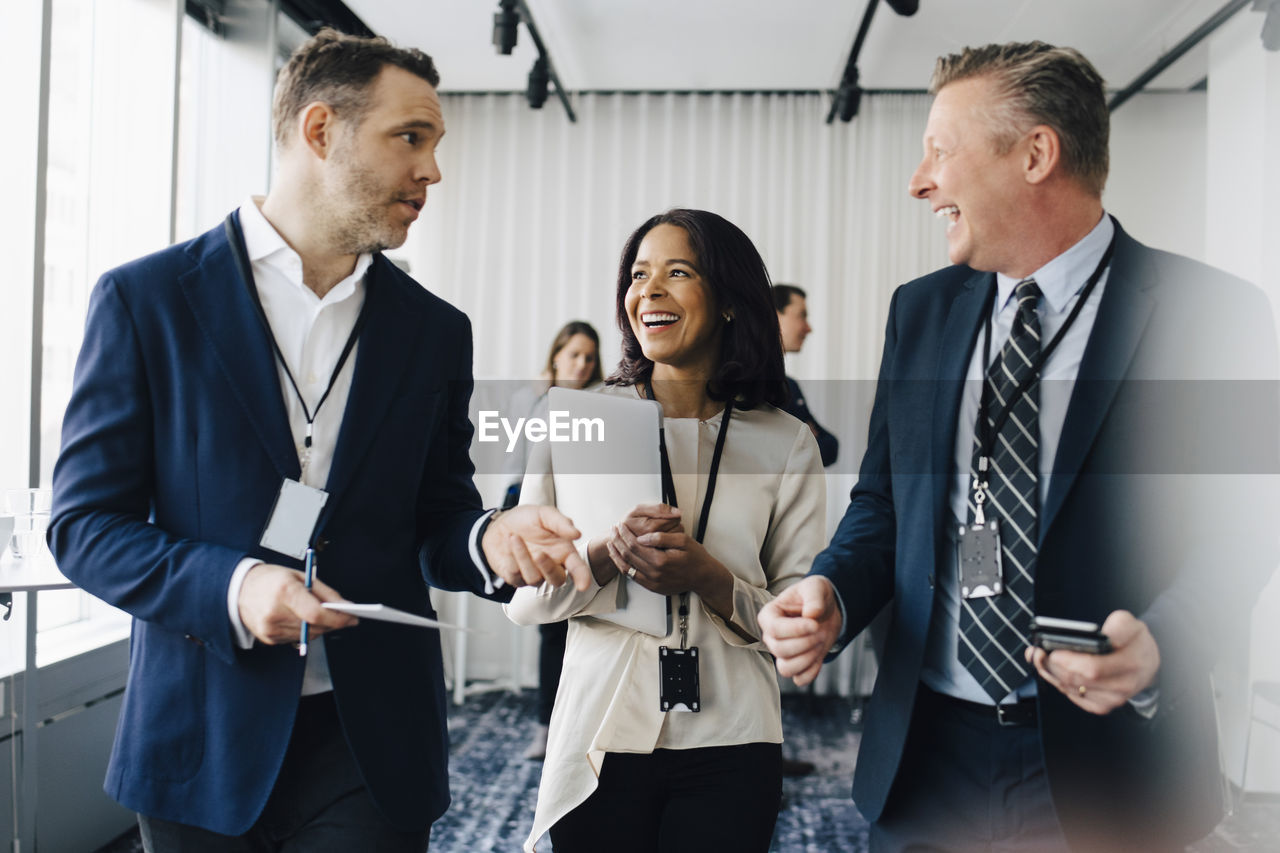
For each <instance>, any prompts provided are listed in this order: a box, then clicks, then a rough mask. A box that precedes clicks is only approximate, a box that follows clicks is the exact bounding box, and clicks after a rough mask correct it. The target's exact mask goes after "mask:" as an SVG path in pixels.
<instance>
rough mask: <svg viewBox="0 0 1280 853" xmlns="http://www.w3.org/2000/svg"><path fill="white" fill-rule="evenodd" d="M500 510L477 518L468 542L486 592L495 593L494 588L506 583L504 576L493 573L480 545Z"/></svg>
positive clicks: (491, 511) (493, 510) (488, 593)
mask: <svg viewBox="0 0 1280 853" xmlns="http://www.w3.org/2000/svg"><path fill="white" fill-rule="evenodd" d="M499 512H500V510H496V509H491V510H489V511H488V512H486V513H485V514H484V515H482V516H480V517H479V518H477V519H476V523H475V524H474V525H472V527H471V541H470V542H469V543H467V547H468V550H469V551H470V552H471V562H472V563H474V564H475V567H476V571H478V572H479V573H480V578H481V580H482V581H483V582H484V594H485V595H493V593H494V590H497V589H501V588H502V587H503V586H505V585H506V584H505V583H504V582H503V580H502V578H500V577H498V576H497V575H495V574H494V573H493V570H492V569H490V568H489V561H488V560H486V559H485V558H484V549H483V548H481V547H480V543H481V542H482V541H484V533H485V531H486V530H488V529H489V524H490V522H492V521H493V520H494V519H495V518H497V517H498V513H499Z"/></svg>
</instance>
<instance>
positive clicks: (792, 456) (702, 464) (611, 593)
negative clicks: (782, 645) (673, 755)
mask: <svg viewBox="0 0 1280 853" xmlns="http://www.w3.org/2000/svg"><path fill="white" fill-rule="evenodd" d="M602 393H615V394H628V395H634V394H636V391H635V389H634V388H608V389H606V390H604V391H603V392H602ZM720 420H721V415H715V416H714V417H712V418H709V419H707V420H705V421H699V420H697V419H693V418H668V419H665V420H664V427H665V430H666V443H667V451H668V454H669V457H670V459H671V468H672V474H673V480H674V484H675V490H676V498H677V503H678V505H679V506H680V508H681V513H682V517H683V520H684V524H685V531H686V532H687V533H689V534H690V535H693V534H694V532H695V529H694V528H695V527H696V524H697V519H698V517H699V515H700V513H701V510H702V502H703V498H704V493H705V489H706V485H707V474H708V472H709V471H710V468H711V457H712V455H713V453H714V451H715V443H716V436H717V432H718V430H719V427H720ZM542 446H543V447H545V445H542ZM549 469H550V455H549V454H547V453H535V454H534V455H533V456H532V457H531V458H530V468H529V471H528V472H527V473H526V474H525V479H524V483H523V485H522V487H521V493H520V502H521V503H535V504H554V503H555V502H556V493H555V487H554V484H553V480H552V474H551V471H550V470H549ZM825 519H826V485H825V480H824V477H823V473H822V462H821V458H820V456H819V453H818V445H817V442H816V441H815V440H814V437H813V434H812V433H811V432H810V430H809V428H808V427H807V426H806V425H804V424H803V423H801V422H800V421H798V420H796V419H795V418H793V417H791V416H790V415H788V414H786V413H785V412H782V411H780V410H778V409H775V408H773V407H772V406H768V405H763V406H760V407H758V408H756V409H753V410H751V411H741V410H738V409H734V411H733V414H732V421H731V423H730V427H729V433H728V435H727V436H726V441H725V448H724V454H723V457H722V459H721V463H720V471H719V475H718V477H717V480H716V489H715V494H714V496H713V498H712V506H711V514H710V517H709V519H708V522H707V531H706V536H705V538H704V541H703V545H704V546H705V547H706V549H707V551H708V552H710V553H711V554H712V555H713V556H714V557H715V558H716V559H717V560H719V561H720V562H721V563H723V564H724V565H725V567H726V568H728V569H729V571H731V572H732V573H733V575H734V584H733V586H734V589H733V616H732V622H733V624H734V625H735V626H737V627H738V629H739V630H740V631H741V632H743V633H744V634H746V636H748V637H751V638H752V639H751V640H747V639H746V638H744V637H743V636H741V635H740V634H739V633H738V632H736V631H734V630H733V629H732V628H730V627H729V625H728V624H726V622H725V620H724V619H722V618H721V617H720V616H719V615H717V614H716V613H715V612H714V611H712V610H711V609H710V608H709V607H707V606H705V605H704V604H703V603H702V602H701V600H700V599H699V597H698V596H697V595H696V594H692V595H691V596H690V602H689V645H690V646H697V647H698V650H699V658H700V664H699V680H700V686H701V700H702V710H701V711H700V712H698V713H687V712H677V711H673V712H667V713H664V712H662V711H660V710H658V647H659V646H679V643H680V639H679V629H678V627H674V626H675V625H676V624H677V621H678V620H675V619H673V620H672V624H673V631H672V634H671V636H669V637H667V638H661V637H654V636H650V635H648V634H642V633H639V632H636V631H632V630H630V629H628V628H624V627H621V626H619V625H616V624H614V623H612V622H607V621H604V620H601V619H596V618H593V616H592V614H599V613H604V612H609V611H611V610H614V609H616V607H617V601H618V594H619V585H625V584H628V583H633V582H632V581H628V580H626V579H625V578H623V577H621V576H617V577H614V578H613V579H611V580H610V581H609V582H608V583H607V584H605V585H604V586H603V587H601V586H599V585H596V584H595V583H594V581H593V582H592V586H591V588H590V589H588V590H587V591H585V592H578V591H577V590H575V589H574V588H573V586H572V584H565V585H564V586H561V587H559V588H553V587H550V586H548V585H546V584H544V585H542V586H540V587H525V588H523V589H520V590H517V591H516V594H515V597H514V598H513V599H512V600H511V603H510V604H507V605H504V606H505V609H506V612H507V615H508V616H509V617H510V618H511V620H512V621H514V622H516V623H518V624H521V625H531V624H540V623H545V622H555V621H558V620H560V619H565V618H568V619H569V636H568V641H567V645H566V649H565V658H564V670H563V673H562V674H561V676H560V688H559V691H558V692H557V694H556V701H555V708H554V711H553V712H552V715H551V728H550V735H549V737H548V742H547V757H546V760H545V762H544V764H543V768H542V784H541V787H540V788H539V791H538V805H537V809H536V811H535V813H534V820H533V831H532V832H531V833H530V835H529V838H528V840H526V841H525V845H524V849H525V850H526V851H528V853H533V851H534V845H535V844H536V842H537V840H538V839H539V838H541V837H542V835H543V834H544V833H545V832H546V831H547V830H548V829H549V828H550V827H551V826H553V825H554V824H555V823H556V822H557V821H558V820H560V818H561V817H563V816H564V815H565V814H567V813H568V812H569V811H571V810H572V809H573V808H574V807H576V806H577V805H578V804H579V803H581V802H582V801H583V800H585V799H586V798H587V797H588V796H590V794H591V792H592V791H594V790H595V788H596V784H597V781H596V780H597V778H598V776H599V774H600V770H601V767H602V764H603V761H604V756H605V753H607V752H636V753H648V752H652V751H653V750H654V749H690V748H694V747H707V746H729V745H736V744H746V743H760V742H764V743H781V742H782V720H781V711H780V708H779V699H778V681H777V677H776V676H775V674H774V668H773V658H772V657H771V656H770V655H769V653H768V651H767V650H766V649H765V646H764V644H763V642H761V641H760V628H759V624H758V623H757V621H756V614H757V613H758V612H759V611H760V608H761V607H763V606H764V605H765V604H766V603H768V602H769V601H771V600H772V599H773V598H774V597H775V596H776V595H777V594H778V593H779V592H781V591H782V590H784V589H786V588H787V587H788V586H790V585H791V584H793V583H795V582H796V581H798V580H800V578H802V577H803V576H804V575H805V573H806V572H807V571H808V569H809V566H810V564H811V563H812V562H813V558H814V556H815V555H816V554H817V552H818V551H819V549H821V547H822V545H823V540H824V534H825ZM621 520H622V519H618V521H619V522H620V521H621ZM606 532H607V531H605V530H583V531H582V534H583V536H582V539H581V540H579V543H578V545H579V549H580V550H581V551H582V552H583V553H584V554H585V551H586V544H587V542H588V541H590V540H592V539H595V538H597V537H599V536H602V535H604V534H605V533H606ZM676 600H678V598H676V597H673V603H674V602H675V601H676Z"/></svg>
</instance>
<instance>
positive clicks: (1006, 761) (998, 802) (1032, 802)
mask: <svg viewBox="0 0 1280 853" xmlns="http://www.w3.org/2000/svg"><path fill="white" fill-rule="evenodd" d="M871 850H872V853H906V851H912V853H925V851H955V853H960V852H961V851H963V853H970V851H983V853H997V852H998V851H1008V853H1013V851H1017V853H1067V846H1066V840H1065V839H1064V838H1063V835H1062V827H1061V826H1060V825H1059V823H1058V816H1057V813H1056V812H1055V811H1054V808H1053V800H1052V799H1051V798H1050V796H1049V783H1048V780H1047V778H1046V775H1045V769H1044V759H1043V757H1042V755H1041V750H1040V731H1039V729H1038V728H1037V727H1036V725H1035V721H1034V719H1033V720H1031V721H1030V724H1029V725H1024V726H1015V727H1006V726H1001V725H1000V724H999V722H998V721H997V720H996V717H995V713H994V711H982V710H979V709H976V708H973V707H969V706H968V703H961V702H958V701H957V700H953V699H948V698H947V697H944V696H941V695H939V694H937V693H934V692H933V691H932V690H929V689H928V688H927V687H924V686H923V685H921V687H920V692H919V695H918V697H917V698H916V708H915V712H914V714H913V716H912V719H911V730H910V732H909V733H908V735H907V744H906V748H905V750H904V752H903V756H902V765H901V766H900V767H899V769H898V776H897V778H896V779H895V780H894V783H893V789H892V790H891V791H890V793H889V799H888V802H887V803H886V804H885V810H884V812H883V813H882V814H881V816H880V820H878V821H876V822H875V823H873V824H872V825H871Z"/></svg>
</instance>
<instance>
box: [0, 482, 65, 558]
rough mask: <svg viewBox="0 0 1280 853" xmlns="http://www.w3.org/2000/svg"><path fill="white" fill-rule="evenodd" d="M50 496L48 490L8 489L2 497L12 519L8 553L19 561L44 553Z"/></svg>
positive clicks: (51, 496)
mask: <svg viewBox="0 0 1280 853" xmlns="http://www.w3.org/2000/svg"><path fill="white" fill-rule="evenodd" d="M52 500H53V494H52V492H50V491H49V490H48V489H10V490H9V491H7V492H5V494H4V501H5V508H6V509H7V510H8V512H9V514H10V515H12V516H13V537H12V539H11V540H10V543H9V544H10V549H11V550H12V551H13V556H15V557H17V558H18V559H21V560H27V559H31V558H32V557H35V556H37V555H39V554H40V553H41V551H42V550H43V549H44V533H45V531H46V530H48V529H49V508H50V504H51V503H52Z"/></svg>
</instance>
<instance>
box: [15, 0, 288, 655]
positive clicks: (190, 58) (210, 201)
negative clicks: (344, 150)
mask: <svg viewBox="0 0 1280 853" xmlns="http://www.w3.org/2000/svg"><path fill="white" fill-rule="evenodd" d="M186 5H189V4H183V3H174V2H173V0H112V2H110V3H105V2H101V0H52V3H51V6H52V18H51V25H50V43H49V45H48V59H47V62H48V69H49V75H48V83H47V86H45V87H43V88H42V87H40V86H16V87H14V91H12V92H11V93H10V98H9V101H8V106H7V108H6V129H5V133H4V134H0V179H3V185H4V186H5V187H6V190H10V191H11V193H12V194H11V195H9V194H8V193H7V196H8V197H9V198H11V200H12V202H11V203H10V204H7V205H4V206H0V251H3V252H4V255H5V257H6V258H10V259H12V262H11V266H10V270H11V277H9V278H6V279H5V280H4V281H3V283H2V284H0V399H3V400H4V401H5V404H4V409H3V417H2V418H0V489H6V488H15V487H23V486H27V485H29V484H32V481H35V484H36V485H39V486H42V487H48V486H50V485H51V482H52V476H53V468H54V465H55V463H56V461H57V455H58V451H59V448H60V444H61V426H62V415H63V412H64V410H65V409H66V405H67V401H68V399H69V397H70V394H71V387H72V381H73V377H74V370H75V362H76V358H77V355H78V353H79V349H80V344H81V340H82V337H83V329H84V322H85V313H86V310H87V306H88V301H89V295H90V293H91V292H92V289H93V286H94V284H95V283H96V281H97V279H98V278H99V277H100V276H101V275H102V273H103V272H105V271H107V270H109V269H111V268H112V267H114V266H117V265H119V264H121V263H123V262H126V261H128V260H131V259H133V258H137V257H140V256H142V255H145V254H148V253H150V252H154V251H156V250H158V249H160V248H163V247H164V246H165V245H167V244H168V243H169V242H170V241H171V240H172V239H186V238H188V237H190V236H194V235H195V234H196V233H199V232H201V231H203V230H205V229H207V228H209V227H212V226H213V225H216V224H217V222H218V221H220V220H221V218H222V217H223V216H224V215H225V214H226V212H227V211H228V210H230V209H231V208H232V207H235V206H236V205H238V204H239V203H240V202H241V201H242V200H243V199H244V197H245V196H247V195H249V194H250V193H261V192H265V191H266V189H267V180H268V177H269V168H270V146H271V135H270V106H271V104H270V100H271V89H272V84H273V80H274V72H275V69H276V68H277V67H278V64H279V59H278V56H279V55H280V51H281V49H283V50H285V52H286V53H287V51H288V49H289V48H291V47H292V46H293V45H295V44H297V43H300V42H301V40H302V39H303V38H305V34H304V33H303V32H302V30H301V29H299V28H298V27H297V26H296V25H294V24H292V22H289V21H287V20H285V19H283V18H279V19H278V18H277V15H278V12H277V11H276V4H274V3H270V2H268V0H235V1H234V2H232V3H228V4H225V6H220V7H219V8H224V9H225V10H226V19H225V21H224V22H223V23H224V24H225V25H222V26H218V27H216V30H217V31H216V32H215V31H213V30H210V29H207V28H205V27H204V26H201V25H200V23H199V22H196V21H195V20H193V19H191V18H187V17H186V16H185V15H182V9H183V8H184V7H185V6H186ZM42 8H43V4H42V3H39V2H32V3H19V4H16V6H15V8H14V9H12V10H9V14H8V16H7V17H6V27H7V30H6V31H7V32H9V33H10V34H11V35H12V36H13V37H14V38H13V39H12V40H13V44H11V45H9V47H8V48H7V49H6V51H4V52H0V71H3V72H5V73H6V75H7V79H11V80H40V79H41V75H40V70H41V69H40V66H41V58H42V55H41V51H42V46H41V29H42V28H41V24H42V21H41V15H42ZM41 99H47V125H46V127H45V130H44V132H43V133H42V131H41V126H40V115H41V112H40V107H41ZM42 158H43V163H44V166H45V168H44V170H43V173H40V172H39V170H38V169H37V168H34V166H36V165H38V164H40V163H41V162H42ZM37 178H43V186H41V184H40V182H39V181H38V180H37ZM41 201H43V216H40V215H36V214H37V213H38V212H39V211H40V202H41ZM37 271H38V273H39V274H37ZM37 352H38V354H39V357H38V358H34V357H33V354H34V353H37ZM33 421H34V423H33ZM23 611H24V608H23V607H22V606H21V600H20V599H19V605H18V606H17V607H16V608H15V612H14V621H15V622H18V623H20V622H21V620H22V618H23ZM12 628H13V629H16V630H11V631H10V636H11V637H12V636H15V635H16V636H17V637H19V638H20V637H21V636H22V633H21V631H22V628H21V625H20V624H15V625H13V626H12ZM39 630H40V632H41V640H40V649H39V652H40V663H41V664H46V663H49V662H50V661H52V660H56V659H60V658H62V657H65V656H68V655H72V654H76V653H78V652H80V651H83V650H85V649H87V648H91V647H93V646H95V645H100V644H102V643H105V642H110V641H113V640H115V639H119V638H121V637H123V636H125V634H126V633H127V630H128V617H127V616H126V615H125V614H123V613H122V612H120V611H117V610H115V609H114V608H111V607H108V606H107V605H105V604H103V603H102V602H100V601H97V600H96V599H94V598H92V597H91V596H89V595H87V594H85V593H82V592H79V591H77V590H70V591H65V592H46V593H41V596H40V604H39ZM7 645H8V648H2V647H0V669H2V670H6V671H11V670H12V669H14V668H17V667H18V666H20V665H21V659H22V656H23V654H24V650H23V649H22V648H21V642H20V640H19V641H18V642H16V643H12V642H11V643H8V644H7Z"/></svg>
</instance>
